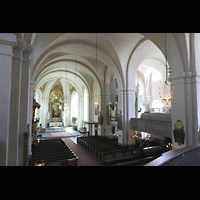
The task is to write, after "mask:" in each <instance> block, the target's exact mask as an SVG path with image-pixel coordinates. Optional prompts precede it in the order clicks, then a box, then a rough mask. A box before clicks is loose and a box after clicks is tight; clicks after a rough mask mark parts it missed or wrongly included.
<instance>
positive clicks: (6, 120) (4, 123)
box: [0, 33, 16, 166]
mask: <svg viewBox="0 0 200 200" xmlns="http://www.w3.org/2000/svg"><path fill="white" fill-rule="evenodd" d="M15 43H16V36H14V35H13V34H12V33H10V34H7V33H0V91H1V98H0V105H1V106H0V113H1V114H0V127H1V129H0V166H5V165H8V147H9V146H8V145H9V124H10V99H11V78H12V56H13V46H14V45H15Z"/></svg>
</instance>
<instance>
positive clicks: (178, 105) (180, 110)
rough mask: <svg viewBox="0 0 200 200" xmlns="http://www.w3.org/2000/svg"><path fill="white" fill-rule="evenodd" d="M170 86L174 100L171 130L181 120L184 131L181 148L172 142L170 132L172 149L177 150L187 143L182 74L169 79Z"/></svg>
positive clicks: (183, 78)
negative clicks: (183, 141)
mask: <svg viewBox="0 0 200 200" xmlns="http://www.w3.org/2000/svg"><path fill="white" fill-rule="evenodd" d="M171 85H172V87H174V88H173V90H174V98H173V100H172V109H171V114H172V130H173V129H174V124H175V123H176V121H177V120H181V121H182V123H183V126H184V130H185V143H184V145H182V146H179V145H178V144H177V143H175V141H174V137H173V131H172V141H173V149H178V148H182V147H185V146H186V143H187V135H188V133H187V131H186V130H187V121H186V120H187V119H186V103H187V102H186V101H187V100H186V99H187V97H186V93H185V77H184V74H183V75H182V76H181V75H180V76H179V77H172V78H171Z"/></svg>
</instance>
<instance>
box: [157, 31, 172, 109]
mask: <svg viewBox="0 0 200 200" xmlns="http://www.w3.org/2000/svg"><path fill="white" fill-rule="evenodd" d="M165 60H166V80H165V83H164V84H163V86H162V87H159V90H160V92H159V95H160V98H161V99H162V101H164V103H165V106H166V107H167V110H168V109H169V107H170V105H171V101H172V99H173V97H174V91H173V90H172V89H173V88H174V87H171V85H170V82H169V81H168V78H169V77H170V75H171V67H169V66H168V64H167V43H166V33H165Z"/></svg>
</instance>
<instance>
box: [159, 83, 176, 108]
mask: <svg viewBox="0 0 200 200" xmlns="http://www.w3.org/2000/svg"><path fill="white" fill-rule="evenodd" d="M159 90H160V92H159V95H160V98H161V99H162V100H163V101H164V103H165V106H166V107H167V109H168V108H169V107H170V105H171V101H172V99H173V96H174V91H173V90H172V88H171V86H170V83H169V82H168V81H165V83H164V85H163V86H162V87H159Z"/></svg>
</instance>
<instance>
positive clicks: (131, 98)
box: [126, 89, 135, 144]
mask: <svg viewBox="0 0 200 200" xmlns="http://www.w3.org/2000/svg"><path fill="white" fill-rule="evenodd" d="M126 95H127V103H126V105H127V109H126V111H127V121H126V126H127V131H128V144H135V139H133V138H131V136H133V135H135V132H134V131H133V130H132V129H131V118H135V90H130V89H129V90H127V91H126Z"/></svg>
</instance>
